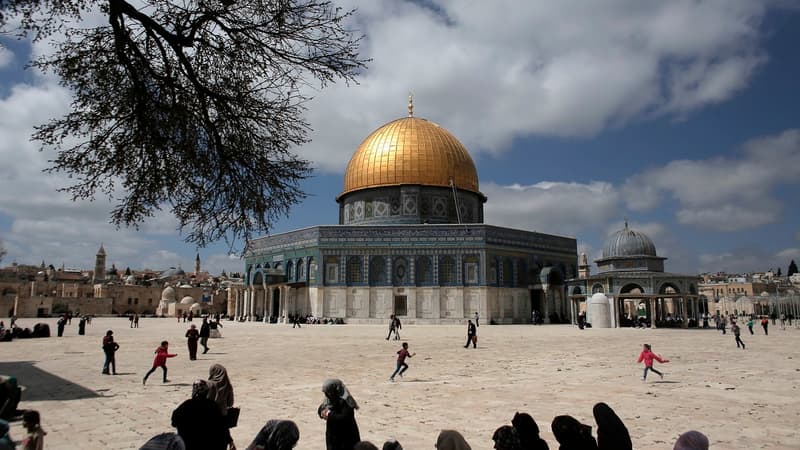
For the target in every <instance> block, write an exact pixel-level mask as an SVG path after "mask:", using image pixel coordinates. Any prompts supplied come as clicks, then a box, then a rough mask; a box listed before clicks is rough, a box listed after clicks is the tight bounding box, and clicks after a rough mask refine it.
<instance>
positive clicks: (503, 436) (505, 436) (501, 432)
mask: <svg viewBox="0 0 800 450" xmlns="http://www.w3.org/2000/svg"><path fill="white" fill-rule="evenodd" d="M492 440H493V441H494V448H496V449H497V450H521V448H522V447H521V446H520V443H519V436H518V435H517V430H515V429H514V427H512V426H510V425H503V426H502V427H500V428H498V429H496V430H495V431H494V434H493V435H492Z"/></svg>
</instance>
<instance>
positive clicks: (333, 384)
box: [317, 379, 361, 450]
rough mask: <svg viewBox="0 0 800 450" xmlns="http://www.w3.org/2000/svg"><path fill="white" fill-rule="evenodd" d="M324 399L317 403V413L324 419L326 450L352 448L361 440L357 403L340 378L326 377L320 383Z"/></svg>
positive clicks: (350, 449) (351, 449)
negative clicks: (356, 411) (357, 419)
mask: <svg viewBox="0 0 800 450" xmlns="http://www.w3.org/2000/svg"><path fill="white" fill-rule="evenodd" d="M322 392H323V393H324V394H325V401H323V402H322V404H321V405H319V408H318V409H317V414H319V416H320V417H321V418H322V419H323V420H325V421H326V422H327V423H326V426H325V444H326V446H327V450H353V446H354V445H356V444H357V443H358V442H359V441H361V435H360V434H359V432H358V424H357V423H356V416H355V410H357V409H358V403H356V400H355V399H354V398H353V397H352V396H351V395H350V392H349V391H348V390H347V387H345V385H344V383H342V380H337V379H328V380H325V382H324V383H322Z"/></svg>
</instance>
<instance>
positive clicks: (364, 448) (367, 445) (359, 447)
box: [353, 441, 378, 450]
mask: <svg viewBox="0 0 800 450" xmlns="http://www.w3.org/2000/svg"><path fill="white" fill-rule="evenodd" d="M353 450H378V446H377V445H375V444H373V443H372V442H370V441H361V442H359V443H357V444H356V445H354V446H353Z"/></svg>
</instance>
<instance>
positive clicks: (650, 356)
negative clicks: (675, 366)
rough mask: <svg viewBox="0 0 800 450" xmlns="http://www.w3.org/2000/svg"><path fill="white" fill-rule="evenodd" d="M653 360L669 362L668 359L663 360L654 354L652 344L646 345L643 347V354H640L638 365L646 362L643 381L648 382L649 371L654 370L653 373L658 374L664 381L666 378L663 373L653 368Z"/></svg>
mask: <svg viewBox="0 0 800 450" xmlns="http://www.w3.org/2000/svg"><path fill="white" fill-rule="evenodd" d="M653 360H656V361H658V362H660V363H668V362H669V360H668V359H661V357H660V356H658V355H656V354H655V353H653V348H652V347H651V346H650V344H644V345H643V346H642V353H640V354H639V361H637V363H640V362H642V361H644V373H643V374H642V381H647V371H648V370H652V371H653V372H655V373H657V374H658V376H660V377H661V378H662V379H663V378H664V374H663V373H661V372H659V371H657V370H656V369H654V368H653Z"/></svg>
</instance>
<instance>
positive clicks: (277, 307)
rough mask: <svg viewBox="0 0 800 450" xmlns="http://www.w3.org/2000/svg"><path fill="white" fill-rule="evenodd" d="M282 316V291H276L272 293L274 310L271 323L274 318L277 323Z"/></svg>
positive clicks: (270, 319)
mask: <svg viewBox="0 0 800 450" xmlns="http://www.w3.org/2000/svg"><path fill="white" fill-rule="evenodd" d="M280 314H281V290H280V289H274V290H273V291H272V310H271V315H270V318H269V321H270V322H272V318H273V317H274V318H275V319H276V321H277V319H278V318H280Z"/></svg>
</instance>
